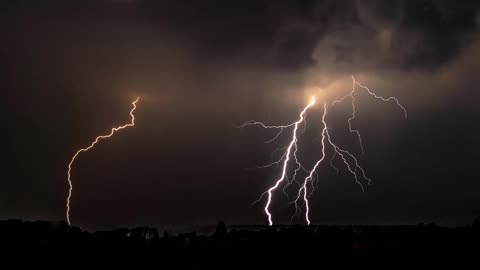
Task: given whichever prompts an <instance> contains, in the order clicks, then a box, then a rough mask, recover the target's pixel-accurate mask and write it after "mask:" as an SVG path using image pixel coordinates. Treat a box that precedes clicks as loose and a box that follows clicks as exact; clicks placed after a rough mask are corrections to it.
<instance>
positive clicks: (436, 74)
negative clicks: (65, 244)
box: [0, 0, 480, 229]
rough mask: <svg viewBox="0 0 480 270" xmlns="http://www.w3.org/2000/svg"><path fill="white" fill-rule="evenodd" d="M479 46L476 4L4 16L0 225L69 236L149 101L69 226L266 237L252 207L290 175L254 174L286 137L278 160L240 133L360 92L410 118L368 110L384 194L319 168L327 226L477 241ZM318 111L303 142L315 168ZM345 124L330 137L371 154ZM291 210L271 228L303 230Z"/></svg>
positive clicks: (193, 7) (28, 11) (279, 5)
mask: <svg viewBox="0 0 480 270" xmlns="http://www.w3.org/2000/svg"><path fill="white" fill-rule="evenodd" d="M479 30H480V4H479V3H478V1H416V0H415V1H413V0H412V1H400V0H397V1H333V0H324V1H190V2H189V1H147V0H145V1H141V0H130V1H128V0H117V1H113V0H110V1H107V0H104V1H78V3H72V2H71V1H69V2H68V3H67V2H66V1H7V3H2V7H1V9H0V34H1V39H0V40H1V42H0V61H1V62H0V69H1V72H0V74H1V75H0V82H1V86H0V87H1V89H2V93H3V97H4V99H3V100H4V102H3V106H2V115H3V121H4V127H5V129H4V130H5V131H6V135H7V136H6V137H7V138H6V139H3V140H2V141H3V144H4V147H3V151H2V152H3V155H4V160H5V161H6V162H3V164H4V166H5V167H4V169H2V176H1V181H0V219H6V218H23V219H48V220H61V219H64V217H65V200H66V195H67V181H66V167H67V164H68V162H69V160H70V158H71V157H72V155H73V154H74V153H75V151H76V150H77V149H78V148H80V147H84V146H86V145H88V144H90V143H91V141H92V139H93V138H94V137H95V136H97V135H100V134H104V133H108V132H109V130H110V128H111V127H113V126H117V125H121V124H123V123H126V122H128V121H129V118H128V111H129V110H130V102H131V101H132V100H133V99H134V97H135V96H137V95H140V96H141V97H142V100H141V101H140V102H139V104H138V110H137V111H136V119H137V122H136V126H135V127H134V128H131V129H128V130H125V131H122V132H121V133H118V134H116V136H114V137H113V138H112V139H111V140H109V141H103V142H102V143H100V144H98V145H97V146H96V147H95V148H94V150H92V151H91V152H88V153H83V154H82V155H81V156H80V157H79V158H78V160H77V162H76V163H75V165H74V169H73V176H72V178H73V182H74V192H73V199H72V212H71V216H72V222H73V224H75V225H79V226H82V227H84V228H87V229H102V228H112V227H118V226H133V225H139V224H145V225H154V226H158V227H169V228H191V227H195V226H200V225H206V224H215V223H216V222H217V221H218V220H219V219H222V220H225V221H226V222H227V224H266V223H267V220H266V218H265V216H264V213H263V207H264V204H265V201H261V202H260V203H259V204H257V205H254V206H250V205H251V203H252V202H253V201H255V200H256V199H257V198H258V197H259V195H260V194H261V193H262V192H263V191H265V190H266V189H267V188H268V187H269V186H270V185H272V184H273V182H274V180H275V179H276V178H277V177H278V176H279V173H280V171H279V170H278V168H271V169H263V170H253V171H252V170H245V168H248V167H253V166H257V165H263V164H267V163H269V162H271V161H272V160H274V159H275V158H278V155H279V152H275V153H273V155H272V152H273V150H275V148H277V147H282V146H284V145H285V144H287V143H288V139H289V138H288V136H289V135H286V136H283V137H281V138H280V139H279V140H278V141H277V142H275V143H272V144H264V141H265V140H267V139H268V138H271V137H272V136H273V135H274V133H272V132H271V131H265V130H261V129H259V128H256V127H249V128H244V129H237V128H235V127H234V125H237V124H240V123H242V122H244V121H247V120H250V119H256V120H259V121H264V122H266V123H272V124H280V123H287V122H292V121H294V120H295V119H296V118H297V117H298V113H299V111H300V110H301V109H302V108H303V106H305V104H306V101H307V98H308V97H309V96H310V95H312V94H313V93H315V94H317V93H318V92H319V91H320V92H322V93H323V94H321V95H320V94H319V96H320V97H321V98H320V100H322V99H324V100H325V101H327V102H330V101H331V100H330V101H328V100H329V98H333V97H338V96H340V95H342V94H344V93H346V92H347V91H348V90H349V87H351V81H350V75H351V74H353V75H355V76H356V78H357V80H358V81H360V82H361V83H363V84H365V85H367V86H369V87H370V88H371V89H372V90H375V91H376V92H377V93H378V94H380V95H384V96H390V95H395V96H396V97H398V99H399V100H400V102H401V103H402V104H403V105H404V106H405V108H406V109H407V110H408V112H409V118H408V120H406V121H405V120H404V119H403V117H402V113H401V111H399V110H398V108H397V107H395V106H393V105H391V104H384V103H378V102H376V101H374V100H371V99H368V97H367V96H366V95H361V94H359V96H358V101H359V103H358V114H357V116H358V119H357V120H355V121H354V125H355V127H358V128H359V129H360V130H361V131H362V133H363V138H364V145H365V152H366V153H365V157H364V158H363V159H362V160H361V164H362V165H363V166H364V167H365V169H366V172H367V174H368V175H369V176H370V177H371V178H372V179H373V181H374V182H373V185H372V186H371V187H369V188H368V189H367V192H365V193H362V192H361V189H360V188H359V186H358V185H357V184H355V183H354V181H353V179H352V178H351V177H350V175H348V174H347V173H346V172H345V171H343V172H341V173H340V175H339V176H336V175H335V174H334V173H333V170H332V169H331V168H329V166H326V165H325V166H322V167H321V168H320V171H319V182H318V186H317V190H316V192H315V193H314V195H313V197H312V200H311V220H312V221H313V223H329V224H345V223H355V224H398V223H401V224H405V223H414V224H415V223H418V222H430V221H435V222H437V223H440V224H447V225H463V224H465V223H469V222H471V221H472V220H473V218H474V217H475V216H478V215H480V196H479V195H480V181H479V177H478V168H479V165H478V161H479V154H478V153H479V152H480V144H479V140H478V132H479V128H478V123H479V120H480V119H479V118H480V117H479V116H480V111H479V109H478V104H479V103H478V100H479V98H480V93H479V91H478V90H479V89H478V87H479V86H478V84H477V80H478V74H480V73H479V72H480V63H479V59H480V31H479ZM313 89H316V90H315V91H317V92H314V90H313ZM321 109H322V106H316V107H315V108H313V109H312V110H311V111H309V114H308V116H307V118H308V119H307V120H308V125H307V129H306V133H305V134H303V135H302V140H301V142H300V151H301V152H302V155H301V158H302V161H303V162H304V163H305V166H306V167H307V168H311V167H312V166H313V164H314V162H315V159H316V158H318V157H319V154H320V146H321V145H320V132H321V125H320V118H321V114H322V110H321ZM348 109H349V107H348V105H347V104H344V105H343V106H338V107H337V108H335V109H334V110H332V111H331V112H330V115H329V123H331V125H332V127H333V128H334V129H333V131H332V132H333V134H334V136H335V139H336V141H337V142H338V143H339V144H341V145H342V146H344V147H345V148H348V149H352V151H354V152H355V153H356V154H359V149H358V144H356V143H355V140H354V138H353V137H352V135H351V134H348V132H347V131H348V130H347V126H346V119H347V118H348V113H349V110H348ZM5 122H6V125H5ZM286 134H288V133H286ZM328 153H330V152H328ZM330 154H331V153H330ZM340 165H341V164H340V163H338V166H339V167H340ZM288 202H289V200H288V199H287V198H286V197H285V196H284V195H283V194H280V193H279V194H278V195H277V196H275V197H274V203H273V205H272V208H271V209H272V212H273V214H274V222H275V223H288V222H290V216H291V214H292V213H293V208H292V207H291V205H289V204H288ZM294 222H295V223H296V222H303V221H302V219H301V218H298V219H294Z"/></svg>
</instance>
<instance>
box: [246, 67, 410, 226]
mask: <svg viewBox="0 0 480 270" xmlns="http://www.w3.org/2000/svg"><path fill="white" fill-rule="evenodd" d="M356 86H358V88H361V89H363V90H365V91H366V92H367V94H368V95H370V96H371V97H373V98H375V99H378V100H380V101H383V102H394V103H395V104H396V105H397V107H399V108H400V109H401V110H402V111H403V114H404V116H405V119H407V110H406V109H405V107H403V106H402V105H401V104H400V102H399V101H398V99H397V98H396V97H383V96H380V95H377V94H376V93H374V92H373V91H371V90H370V89H369V88H368V87H366V86H363V85H362V84H360V83H358V82H357V81H356V80H355V78H354V77H353V76H352V89H351V91H350V92H349V93H347V94H346V95H344V96H342V97H341V98H339V99H337V100H334V101H333V103H332V106H335V105H336V104H337V103H341V102H343V101H344V100H346V99H350V102H351V108H352V110H351V115H350V117H349V118H348V120H347V124H348V130H349V132H350V133H353V134H354V135H355V136H356V137H357V139H358V143H359V146H360V149H361V153H362V156H363V155H364V153H365V151H364V147H363V141H362V136H361V134H360V131H359V130H358V129H355V128H353V126H352V121H354V120H355V119H356V103H355V102H356V100H355V93H356V92H357V87H356ZM314 104H315V98H314V97H313V98H312V100H311V101H310V103H309V104H308V105H307V106H306V107H305V108H304V109H303V110H302V112H301V113H300V116H299V119H298V120H297V121H296V122H293V123H290V124H287V125H279V126H269V125H265V124H263V123H262V122H257V121H253V120H251V121H247V122H245V123H244V124H243V125H241V126H240V127H244V126H249V125H259V126H261V127H263V128H265V129H278V130H279V131H278V132H277V133H276V135H275V136H274V137H273V138H272V139H270V140H268V141H266V143H270V142H272V141H274V140H276V139H277V138H278V137H279V136H280V135H281V134H282V133H283V132H284V130H285V129H287V128H290V127H294V129H293V131H292V138H291V140H290V143H289V145H288V147H287V148H286V151H285V152H284V154H283V155H282V156H281V157H280V159H279V160H276V161H274V162H272V163H270V164H268V165H266V166H262V167H257V168H265V167H270V166H274V165H279V164H280V163H281V162H282V161H283V166H282V173H281V176H280V178H278V179H277V180H276V182H275V185H273V186H272V187H270V188H269V189H268V190H267V191H265V192H264V193H262V195H261V196H260V198H259V199H258V200H257V201H255V202H254V204H255V203H257V202H259V201H260V200H261V199H262V198H263V196H264V195H267V194H268V200H267V203H266V205H265V208H264V211H265V213H266V215H267V217H268V223H269V225H270V226H271V225H272V224H273V223H272V214H271V213H270V211H269V207H270V204H271V201H272V197H273V192H274V191H275V190H276V189H277V188H278V187H279V186H280V185H281V184H282V183H283V182H284V181H286V182H287V184H286V185H285V186H284V188H283V192H284V193H285V194H286V191H285V188H286V187H287V186H288V185H290V184H292V183H293V182H295V179H296V177H297V175H298V172H299V171H300V170H303V171H304V172H305V173H306V174H307V176H306V177H305V178H304V180H303V183H302V184H299V189H298V193H297V196H296V198H295V199H294V200H293V201H292V203H293V204H294V205H295V214H294V216H295V215H296V214H297V213H299V212H300V210H299V209H300V207H299V205H298V203H299V201H300V200H301V199H302V200H303V205H305V220H306V222H307V224H308V225H310V223H311V222H310V217H309V213H310V206H309V200H308V199H309V197H310V196H311V195H312V194H313V191H314V187H315V186H314V184H313V181H314V175H315V174H316V171H317V169H318V167H319V166H320V165H321V163H322V162H323V161H324V160H325V159H326V156H327V155H326V147H331V148H332V149H333V155H332V157H331V158H330V161H329V162H330V165H331V167H332V168H333V169H334V170H335V171H336V173H337V174H338V172H339V169H338V168H337V167H335V165H334V164H333V161H334V159H335V158H336V157H337V156H338V157H340V159H341V160H342V161H343V164H344V165H345V167H346V169H347V170H348V172H349V173H350V174H351V175H352V176H353V178H354V180H355V182H356V183H357V184H358V185H359V186H360V188H361V189H362V191H363V192H365V188H364V185H363V184H362V182H361V180H363V181H366V183H367V185H369V184H370V183H371V181H372V180H371V179H370V178H369V177H367V175H366V173H365V170H364V169H363V168H362V167H361V166H360V164H359V162H358V159H357V158H356V157H355V155H354V154H352V153H351V152H350V151H348V150H346V149H343V148H341V147H340V146H339V145H337V144H335V142H334V140H333V139H332V135H331V133H330V128H329V127H328V125H327V119H326V118H327V114H328V110H327V109H328V108H327V103H324V104H323V116H322V125H323V129H322V140H321V143H322V148H321V157H320V159H318V160H317V162H316V163H315V164H314V166H313V168H312V169H311V170H310V171H308V170H307V169H305V167H304V166H303V165H302V164H301V163H300V161H299V159H298V156H297V151H298V147H297V142H298V137H297V135H298V134H297V133H298V127H299V125H300V124H301V123H305V125H306V120H305V114H306V111H307V110H308V109H309V108H310V107H311V106H313V105H314ZM291 157H292V158H293V160H294V162H295V164H296V168H295V170H294V172H293V178H292V180H289V179H288V175H287V169H288V165H289V161H290V158H291ZM286 195H287V197H288V194H286ZM292 218H293V216H292Z"/></svg>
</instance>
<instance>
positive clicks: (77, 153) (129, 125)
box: [66, 97, 140, 225]
mask: <svg viewBox="0 0 480 270" xmlns="http://www.w3.org/2000/svg"><path fill="white" fill-rule="evenodd" d="M139 100H140V97H137V98H136V99H135V100H134V101H133V102H132V106H133V108H132V109H131V110H130V117H131V121H130V123H128V124H125V125H123V126H119V127H115V128H112V130H111V131H110V133H109V134H107V135H101V136H98V137H96V138H95V140H94V141H93V142H92V143H91V144H90V145H89V146H88V147H86V148H82V149H79V150H78V151H77V152H76V153H75V155H73V157H72V159H71V160H70V163H68V171H67V181H68V196H67V204H66V207H67V212H66V216H67V223H68V225H71V222H70V199H71V197H72V191H73V185H72V180H71V171H72V166H73V163H74V162H75V159H76V158H77V156H78V155H79V154H80V153H82V152H87V151H88V150H90V149H92V148H93V147H94V146H95V145H96V144H97V143H98V142H99V141H100V140H103V139H106V138H110V137H112V136H113V134H114V133H115V132H117V131H119V130H122V129H125V128H128V127H133V126H135V115H134V114H133V112H134V111H135V110H136V109H137V102H138V101H139Z"/></svg>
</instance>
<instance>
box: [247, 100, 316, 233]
mask: <svg viewBox="0 0 480 270" xmlns="http://www.w3.org/2000/svg"><path fill="white" fill-rule="evenodd" d="M314 104H315V98H312V99H311V100H310V103H309V104H308V105H307V106H306V107H305V108H304V109H303V110H302V112H301V113H300V115H299V119H298V120H297V121H295V122H293V123H291V124H288V125H280V126H268V125H265V124H263V123H262V122H258V121H253V120H250V121H247V122H245V123H244V124H242V125H241V126H239V127H245V126H250V125H259V126H261V127H263V128H265V129H279V130H280V131H279V132H278V133H277V135H276V136H275V139H276V138H278V136H279V135H280V134H281V133H282V132H283V130H284V129H286V128H289V127H294V128H293V131H292V139H291V140H290V143H289V144H288V147H287V150H286V151H285V153H284V154H283V155H282V158H281V159H280V160H278V161H276V162H273V163H271V164H270V165H274V164H278V163H280V162H281V161H282V160H283V167H282V174H281V176H280V178H278V179H277V180H276V181H275V185H273V186H272V187H270V188H269V189H268V190H267V191H265V192H264V193H263V194H262V195H261V196H260V198H259V199H258V200H257V201H255V202H254V204H255V203H256V202H258V201H259V200H261V199H262V198H263V196H264V195H265V194H268V201H267V204H266V205H265V208H264V210H265V213H266V214H267V216H268V223H269V225H270V226H271V225H273V222H272V214H271V213H270V211H269V207H270V204H271V202H272V197H273V191H274V190H275V189H277V188H278V186H279V185H280V184H281V183H282V182H283V181H285V180H287V182H288V183H291V182H293V180H294V179H295V177H296V173H297V172H298V170H299V169H300V168H303V166H302V165H301V164H300V162H299V161H298V158H297V155H296V153H297V150H298V147H297V141H298V139H297V131H298V126H299V125H300V123H302V122H304V120H305V114H306V112H307V110H308V109H309V108H310V107H312V106H313V105H314ZM267 142H269V141H267ZM292 149H293V158H294V160H295V163H296V164H297V168H296V169H295V173H294V176H293V180H292V181H288V179H287V167H288V161H289V160H290V155H291V153H292Z"/></svg>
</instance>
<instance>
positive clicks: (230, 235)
mask: <svg viewBox="0 0 480 270" xmlns="http://www.w3.org/2000/svg"><path fill="white" fill-rule="evenodd" d="M252 228H253V227H252ZM0 246H1V247H2V248H5V247H17V248H18V247H27V248H44V247H52V248H64V247H67V248H68V247H73V246H75V247H77V248H78V247H84V248H88V249H95V248H100V249H103V248H108V249H123V250H128V249H129V248H135V249H138V248H141V249H148V250H153V251H155V250H168V251H169V252H172V251H196V250H202V251H205V250H249V251H251V252H255V251H261V250H262V251H264V250H280V249H287V250H288V249H307V248H308V249H314V250H345V251H348V250H350V251H357V250H358V251H363V250H364V251H370V250H385V249H402V250H429V251H432V250H452V249H455V250H459V249H465V250H479V249H480V218H477V219H476V220H475V221H474V222H473V223H472V224H468V225H466V226H464V227H457V228H448V227H441V226H437V225H435V224H433V223H431V224H419V225H416V226H309V227H307V226H300V225H294V226H275V227H264V228H260V229H249V228H248V227H245V229H243V227H242V229H228V228H227V226H226V225H225V224H224V223H223V222H220V223H219V224H218V226H217V228H216V230H215V232H214V233H213V234H210V235H199V234H197V233H196V232H190V233H181V234H176V235H171V234H169V233H168V232H163V233H162V234H161V235H160V234H159V232H158V230H157V229H155V228H151V227H137V228H133V229H127V228H119V229H114V230H111V231H97V232H95V233H93V234H92V233H89V232H87V231H83V230H81V229H80V228H78V227H73V226H68V225H67V224H66V223H65V222H56V223H54V222H46V221H34V222H24V221H21V220H6V221H0Z"/></svg>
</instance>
